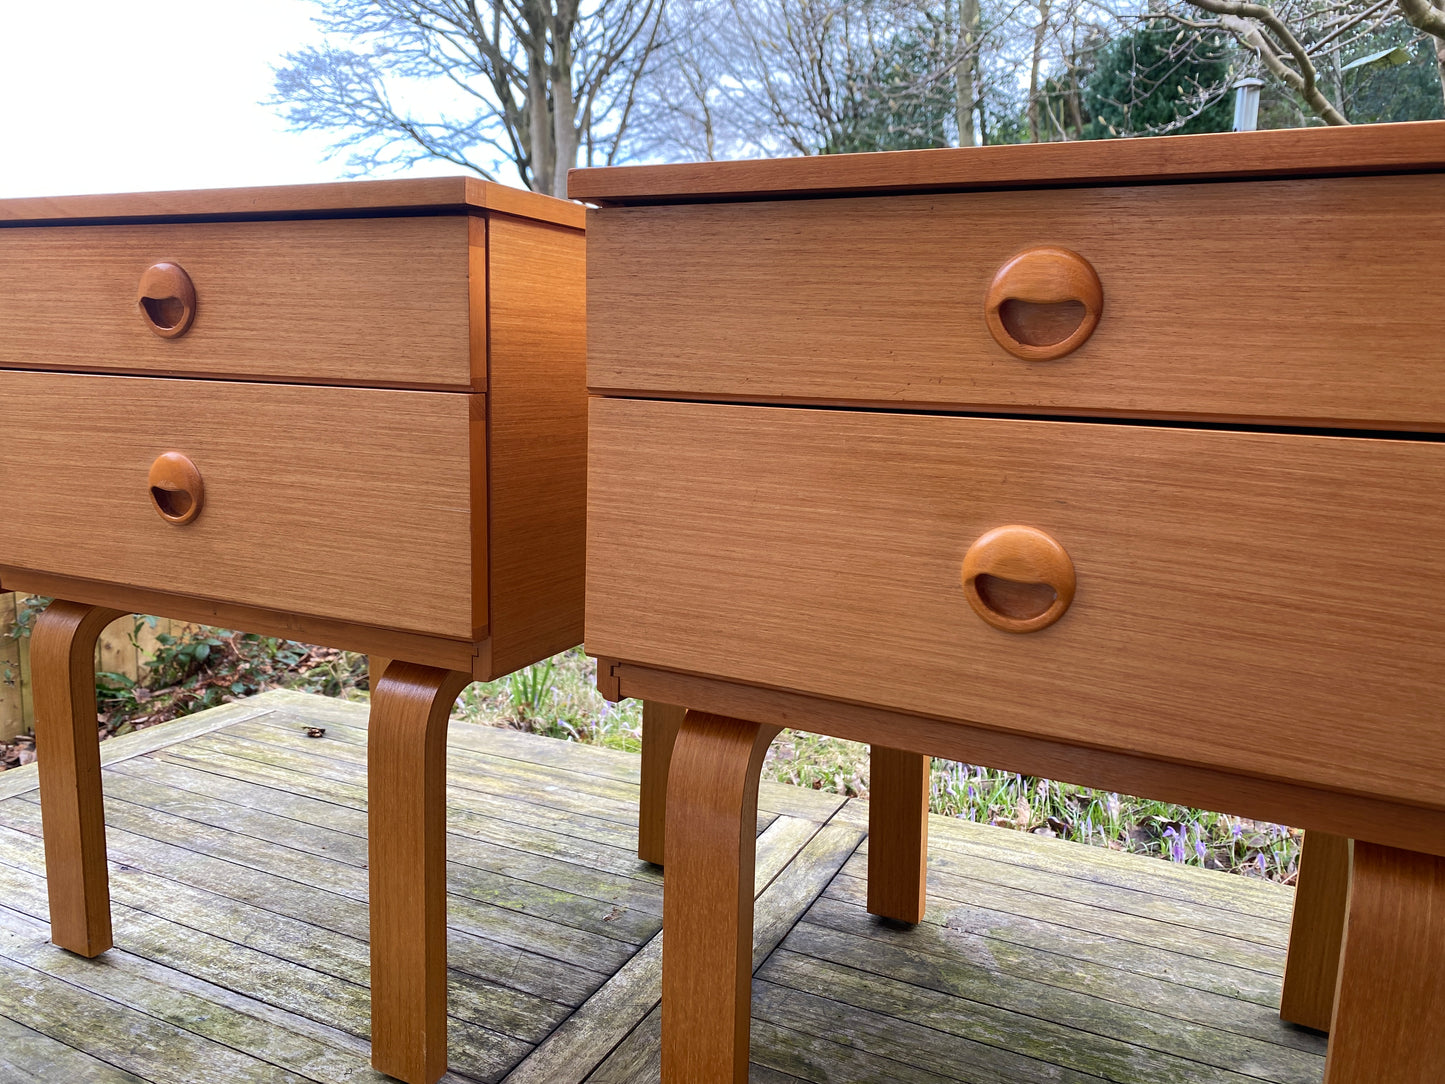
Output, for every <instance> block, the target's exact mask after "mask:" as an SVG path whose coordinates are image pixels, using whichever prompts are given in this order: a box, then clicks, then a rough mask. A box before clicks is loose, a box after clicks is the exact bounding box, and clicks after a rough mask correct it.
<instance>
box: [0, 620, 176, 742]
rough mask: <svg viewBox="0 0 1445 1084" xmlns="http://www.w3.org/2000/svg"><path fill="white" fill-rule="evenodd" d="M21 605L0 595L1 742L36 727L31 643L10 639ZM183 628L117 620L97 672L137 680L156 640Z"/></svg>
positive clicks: (102, 646) (103, 643)
mask: <svg viewBox="0 0 1445 1084" xmlns="http://www.w3.org/2000/svg"><path fill="white" fill-rule="evenodd" d="M20 601H21V596H17V595H10V594H0V741H9V740H10V739H11V738H13V737H15V735H17V734H23V733H24V732H25V731H27V730H29V729H30V728H31V727H32V726H33V725H34V723H35V705H34V703H33V701H32V697H31V688H30V641H29V640H28V639H15V638H13V637H12V636H11V635H10V632H11V629H13V628H14V625H15V614H16V606H17V604H18V603H19V602H20ZM185 627H186V626H184V625H183V624H181V623H180V622H175V623H174V624H173V623H172V622H171V621H169V620H167V619H165V618H161V619H159V620H158V621H157V622H156V625H155V627H154V628H152V627H151V626H150V625H149V624H148V623H147V622H145V621H141V622H140V627H139V631H137V628H136V619H135V618H133V617H129V616H127V617H121V618H117V619H116V620H115V621H113V622H112V623H111V624H110V625H109V627H107V628H106V630H105V632H103V633H101V636H100V643H99V645H98V646H97V647H96V653H95V655H96V657H95V665H96V669H97V670H106V671H109V672H110V673H114V674H124V675H126V676H127V677H130V678H135V679H136V680H139V679H140V676H141V672H142V671H143V670H144V669H145V664H146V663H147V662H148V661H149V660H150V658H151V655H152V653H153V652H154V650H155V646H156V637H157V636H159V635H161V634H162V633H178V632H180V631H181V630H182V629H183V628H185ZM133 640H134V642H132V641H133Z"/></svg>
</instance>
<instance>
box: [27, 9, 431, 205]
mask: <svg viewBox="0 0 1445 1084" xmlns="http://www.w3.org/2000/svg"><path fill="white" fill-rule="evenodd" d="M314 11H315V7H314V5H313V4H311V3H308V2H307V0H149V2H140V0H66V2H65V3H63V4H61V3H56V2H53V0H0V197H6V196H37V195H66V194H70V193H79V192H143V191H153V190H159V189H170V188H223V187H231V186H241V185H255V184H293V183H303V182H309V181H329V180H337V179H339V178H341V177H342V176H343V173H344V168H345V163H344V156H343V158H339V159H332V160H330V161H327V160H326V158H325V150H326V146H327V143H328V140H327V139H326V137H325V136H324V135H319V134H313V133H299V132H290V131H288V130H287V129H286V126H285V124H284V123H283V122H282V120H281V119H280V118H279V117H278V116H277V115H276V114H275V112H274V111H273V110H272V109H271V108H270V107H268V106H264V105H260V104H258V103H259V102H261V101H262V100H263V99H264V98H266V97H267V96H268V95H269V94H270V93H271V78H272V77H271V65H272V64H274V63H278V62H279V60H280V57H281V55H282V54H283V53H285V52H287V51H288V50H292V49H296V48H298V47H299V46H301V45H304V44H306V43H308V42H311V41H314V40H315V39H316V33H315V30H314V28H313V26H312V25H311V21H310V17H311V15H312V13H313V12H314ZM456 172H458V170H457V167H455V166H452V165H449V164H447V163H442V162H438V163H435V164H427V165H424V166H418V167H417V168H416V169H414V170H413V171H412V175H420V174H422V173H427V174H432V175H437V174H450V173H456ZM391 175H392V176H394V175H395V174H391Z"/></svg>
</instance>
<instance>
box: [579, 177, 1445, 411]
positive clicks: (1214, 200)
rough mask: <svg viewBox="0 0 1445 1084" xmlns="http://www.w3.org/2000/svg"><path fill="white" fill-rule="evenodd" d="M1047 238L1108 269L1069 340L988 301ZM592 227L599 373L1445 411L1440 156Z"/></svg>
mask: <svg viewBox="0 0 1445 1084" xmlns="http://www.w3.org/2000/svg"><path fill="white" fill-rule="evenodd" d="M1039 246H1054V247H1062V248H1065V249H1069V250H1072V251H1073V252H1076V253H1078V254H1080V255H1082V256H1083V257H1085V258H1086V259H1087V260H1088V261H1089V263H1091V264H1092V266H1093V268H1094V269H1095V270H1096V272H1097V274H1098V277H1099V280H1100V282H1101V284H1102V288H1103V308H1102V316H1101V318H1100V320H1099V322H1098V326H1097V328H1096V330H1095V331H1094V333H1093V335H1092V336H1091V337H1090V338H1089V339H1088V340H1087V341H1085V342H1084V343H1083V345H1082V346H1080V347H1079V348H1078V349H1077V350H1075V351H1074V352H1073V353H1070V354H1068V355H1067V356H1064V357H1061V358H1057V359H1055V360H1048V361H1036V360H1025V359H1023V358H1020V357H1016V356H1014V355H1013V354H1011V353H1009V352H1008V351H1006V350H1005V349H1004V348H1003V347H1001V346H1000V345H999V344H998V343H997V342H996V341H995V339H994V338H993V336H992V335H991V334H990V331H989V328H988V324H987V322H986V319H985V307H986V300H987V298H988V295H989V287H990V283H991V282H992V280H993V278H994V276H995V274H996V273H997V272H998V271H999V269H1000V268H1001V267H1002V266H1003V265H1004V264H1005V263H1007V262H1008V261H1009V260H1010V259H1011V258H1012V257H1014V256H1015V255H1017V254H1019V253H1021V252H1024V251H1026V250H1029V249H1031V248H1036V247H1039ZM588 247H589V253H588V287H587V289H588V297H589V312H588V318H589V321H590V326H589V339H588V342H589V359H588V383H589V385H590V386H591V387H592V388H593V389H594V390H601V391H623V392H629V391H630V392H642V393H645V394H662V395H669V396H697V397H709V398H734V399H740V400H743V401H750V402H763V401H798V402H822V401H845V402H848V403H858V404H877V405H919V406H928V407H940V408H948V409H955V408H956V409H965V410H990V411H1018V412H1047V413H1059V414H1069V413H1081V414H1085V413H1106V414H1113V415H1121V416H1136V417H1140V416H1142V417H1157V418H1175V417H1181V418H1182V417H1191V416H1195V417H1206V418H1214V419H1227V420H1247V421H1269V420H1286V421H1294V422H1301V423H1314V424H1328V425H1359V426H1365V427H1381V428H1395V427H1398V428H1421V429H1445V365H1442V364H1441V344H1442V343H1445V305H1440V304H1437V303H1436V301H1435V298H1434V296H1433V294H1432V293H1431V290H1430V284H1431V283H1435V282H1438V281H1439V280H1440V277H1441V275H1442V273H1445V177H1441V176H1440V175H1418V176H1396V177H1356V178H1333V179H1310V180H1291V181H1268V182H1249V183H1218V184H1181V185H1155V186H1148V187H1114V188H1094V189H1050V190H1031V191H996V192H970V193H956V194H947V195H909V196H892V197H889V196H881V197H868V198H848V199H817V200H792V201H785V202H751V203H745V202H739V203H709V204H683V205H671V206H640V207H611V208H602V209H600V210H595V211H592V212H590V213H589V220H588ZM1023 300H1028V299H1027V298H1024V299H1023Z"/></svg>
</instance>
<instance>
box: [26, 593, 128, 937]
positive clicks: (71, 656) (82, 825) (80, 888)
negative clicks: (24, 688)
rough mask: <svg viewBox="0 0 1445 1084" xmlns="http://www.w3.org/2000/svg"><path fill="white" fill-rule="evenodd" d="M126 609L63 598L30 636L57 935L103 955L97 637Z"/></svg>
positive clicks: (106, 924) (106, 900) (53, 932)
mask: <svg viewBox="0 0 1445 1084" xmlns="http://www.w3.org/2000/svg"><path fill="white" fill-rule="evenodd" d="M120 616H122V615H121V612H120V611H119V610H106V609H102V608H100V607H98V606H85V605H82V604H80V603H78V602H66V601H65V600H63V599H56V600H55V601H54V602H52V603H51V604H50V605H49V606H47V607H46V608H45V612H44V613H42V614H41V615H40V617H39V618H38V619H37V620H36V622H35V631H34V632H33V633H32V635H31V638H30V674H31V680H32V681H33V682H34V685H35V757H36V761H37V764H38V766H39V769H40V822H41V830H42V832H43V834H44V837H45V881H46V887H47V889H48V891H49V893H50V939H51V940H52V941H53V942H55V943H56V944H57V945H59V946H60V947H61V948H66V949H69V950H70V951H71V952H78V953H80V954H81V955H82V956H98V955H100V954H101V953H102V952H104V951H105V950H106V949H108V948H110V946H111V943H112V942H111V931H110V878H109V876H108V875H107V873H106V868H105V804H104V800H103V798H102V796H101V789H100V741H99V736H98V732H97V727H96V720H95V642H96V640H97V639H98V638H99V636H100V634H101V631H102V630H103V629H104V628H105V626H106V625H108V624H110V623H111V622H112V621H114V620H115V619H116V618H117V617H120Z"/></svg>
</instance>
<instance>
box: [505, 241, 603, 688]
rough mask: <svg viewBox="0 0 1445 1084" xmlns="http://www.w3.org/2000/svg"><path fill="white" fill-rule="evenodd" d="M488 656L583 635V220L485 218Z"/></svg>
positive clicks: (509, 658)
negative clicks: (575, 225) (567, 223)
mask: <svg viewBox="0 0 1445 1084" xmlns="http://www.w3.org/2000/svg"><path fill="white" fill-rule="evenodd" d="M487 244H488V253H489V257H488V270H489V274H488V280H489V285H490V295H489V297H490V306H489V310H488V318H489V321H490V335H489V342H488V366H487V367H488V392H489V394H488V397H487V409H488V452H487V459H488V464H489V467H488V469H489V472H490V476H491V486H490V491H489V500H490V527H491V546H490V548H489V555H488V559H489V562H490V567H489V574H490V575H489V578H490V583H491V601H490V605H489V607H488V613H489V618H490V620H489V627H490V630H491V645H492V666H491V669H492V671H493V672H494V673H495V674H505V673H509V672H511V671H512V670H515V669H517V668H518V667H522V666H526V665H528V664H529V663H532V662H535V661H537V660H538V659H543V658H546V657H547V656H549V655H553V654H556V653H557V652H558V651H562V650H564V649H566V648H569V647H572V646H574V645H576V644H579V643H581V642H582V594H583V582H584V580H583V566H584V546H585V530H586V501H587V390H586V363H587V342H586V277H585V276H586V248H585V241H584V237H583V234H582V232H581V231H580V230H572V229H565V228H562V227H558V226H549V225H543V224H540V223H535V222H529V221H527V220H524V219H517V218H510V217H508V216H505V215H496V216H492V217H491V218H490V220H489V222H488V230H487Z"/></svg>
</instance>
